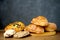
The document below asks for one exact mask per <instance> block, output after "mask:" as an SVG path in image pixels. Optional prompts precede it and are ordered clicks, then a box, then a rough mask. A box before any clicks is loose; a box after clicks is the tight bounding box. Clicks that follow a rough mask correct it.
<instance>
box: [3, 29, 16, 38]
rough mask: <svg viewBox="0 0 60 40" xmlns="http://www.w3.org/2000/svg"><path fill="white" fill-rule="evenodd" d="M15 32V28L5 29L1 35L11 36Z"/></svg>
mask: <svg viewBox="0 0 60 40" xmlns="http://www.w3.org/2000/svg"><path fill="white" fill-rule="evenodd" d="M15 33H16V31H15V30H12V29H11V30H7V31H6V32H5V33H4V34H3V35H4V37H12V36H13V35H14V34H15Z"/></svg>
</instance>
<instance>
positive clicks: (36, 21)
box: [31, 16, 48, 26]
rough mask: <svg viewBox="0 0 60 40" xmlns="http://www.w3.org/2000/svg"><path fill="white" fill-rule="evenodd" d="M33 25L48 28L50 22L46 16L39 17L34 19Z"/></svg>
mask: <svg viewBox="0 0 60 40" xmlns="http://www.w3.org/2000/svg"><path fill="white" fill-rule="evenodd" d="M31 23H33V24H35V25H40V26H47V25H48V20H47V18H45V17H44V16H38V17H36V18H33V19H32V21H31Z"/></svg>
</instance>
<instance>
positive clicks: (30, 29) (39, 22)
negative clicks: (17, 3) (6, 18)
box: [4, 16, 57, 38]
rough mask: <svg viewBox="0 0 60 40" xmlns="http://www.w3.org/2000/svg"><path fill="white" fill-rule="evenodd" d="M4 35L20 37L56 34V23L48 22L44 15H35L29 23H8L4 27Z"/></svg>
mask: <svg viewBox="0 0 60 40" xmlns="http://www.w3.org/2000/svg"><path fill="white" fill-rule="evenodd" d="M4 30H5V32H4V37H12V36H13V37H14V38H22V37H25V36H28V35H31V36H51V35H55V34H56V30H57V25H56V24H55V23H52V22H49V21H48V20H47V18H46V17H44V16H37V17H35V18H33V19H32V20H31V23H30V24H29V25H27V26H26V25H25V24H24V23H22V22H20V21H18V22H13V23H10V24H9V25H7V26H6V27H5V29H4Z"/></svg>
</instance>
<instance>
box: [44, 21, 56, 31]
mask: <svg viewBox="0 0 60 40" xmlns="http://www.w3.org/2000/svg"><path fill="white" fill-rule="evenodd" d="M56 29H57V25H56V24H55V23H51V22H49V25H48V26H47V27H46V28H45V30H46V31H55V30H56Z"/></svg>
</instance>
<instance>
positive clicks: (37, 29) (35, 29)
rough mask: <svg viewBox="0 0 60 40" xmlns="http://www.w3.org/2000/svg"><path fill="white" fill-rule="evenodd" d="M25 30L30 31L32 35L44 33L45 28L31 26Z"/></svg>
mask: <svg viewBox="0 0 60 40" xmlns="http://www.w3.org/2000/svg"><path fill="white" fill-rule="evenodd" d="M24 30H25V31H29V32H31V33H44V28H42V27H40V26H37V25H35V24H29V25H28V26H27V27H26V28H25V29H24Z"/></svg>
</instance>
